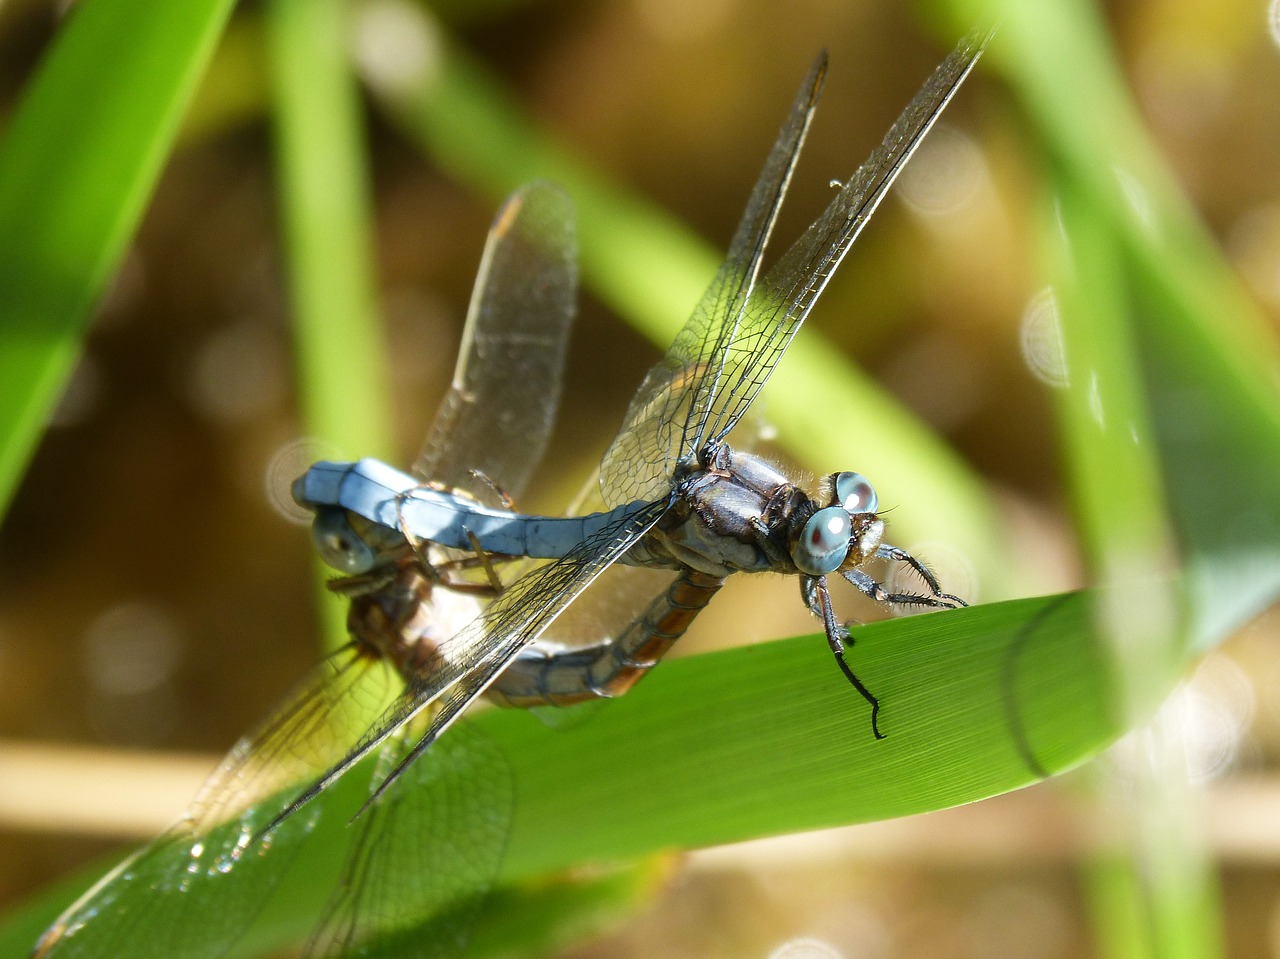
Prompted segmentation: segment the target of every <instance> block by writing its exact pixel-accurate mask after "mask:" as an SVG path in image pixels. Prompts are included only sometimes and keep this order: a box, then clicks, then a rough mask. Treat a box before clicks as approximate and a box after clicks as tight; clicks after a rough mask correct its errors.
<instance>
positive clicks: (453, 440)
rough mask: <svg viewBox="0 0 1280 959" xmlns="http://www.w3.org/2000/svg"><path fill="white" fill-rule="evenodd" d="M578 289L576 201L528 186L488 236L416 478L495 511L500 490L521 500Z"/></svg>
mask: <svg viewBox="0 0 1280 959" xmlns="http://www.w3.org/2000/svg"><path fill="white" fill-rule="evenodd" d="M577 286H578V272H577V241H576V238H575V234H574V227H573V208H572V205H571V204H570V202H569V198H568V197H567V196H566V195H565V193H564V191H563V190H561V189H560V188H559V187H558V186H556V185H554V184H552V183H547V182H541V181H540V182H534V183H529V184H526V185H525V186H523V187H521V188H520V189H519V190H517V191H516V192H515V193H513V194H512V195H511V197H510V198H509V199H508V200H507V201H506V203H505V204H503V206H502V209H501V210H500V211H499V212H498V215H497V217H496V218H495V219H494V222H493V226H492V227H490V229H489V238H488V242H487V243H486V244H485V249H484V255H483V256H482V258H481V260H480V271H479V274H478V275H477V277H476V285H475V289H474V291H473V293H472V295H471V306H470V308H469V309H468V311H467V321H466V326H465V328H464V330H463V334H462V344H461V347H460V348H459V351H458V365H457V369H456V370H455V371H454V375H453V384H452V386H451V387H450V388H449V392H448V394H446V396H445V398H444V402H443V404H442V405H441V407H440V411H439V413H437V414H436V419H435V423H434V424H433V425H432V427H431V430H430V432H429V433H428V438H427V442H426V445H425V447H424V449H423V451H422V453H421V455H420V456H419V457H418V459H417V461H416V462H415V463H414V467H413V469H414V472H415V473H416V474H417V475H418V476H420V477H422V478H423V479H425V480H428V481H433V482H437V483H442V484H444V485H445V486H449V487H454V488H458V489H463V490H467V491H468V492H471V493H473V494H474V495H476V496H477V497H478V498H481V499H483V500H489V501H491V500H492V499H493V493H494V489H493V487H496V488H497V489H499V490H501V491H502V492H503V493H506V494H508V495H510V496H513V497H514V496H519V494H520V493H521V492H523V490H524V488H525V485H526V484H527V482H528V480H529V477H530V475H531V474H532V473H533V471H534V469H535V468H536V467H537V465H538V463H539V462H540V461H541V459H542V454H543V452H544V451H545V449H546V445H547V439H548V438H549V437H550V435H551V428H552V423H553V421H554V419H555V414H556V406H557V404H558V403H559V400H560V385H561V379H562V375H563V371H564V357H565V350H566V348H567V345H568V341H569V331H570V327H571V325H572V323H573V316H574V312H575V298H576V296H577ZM477 474H479V476H477ZM486 480H487V481H486Z"/></svg>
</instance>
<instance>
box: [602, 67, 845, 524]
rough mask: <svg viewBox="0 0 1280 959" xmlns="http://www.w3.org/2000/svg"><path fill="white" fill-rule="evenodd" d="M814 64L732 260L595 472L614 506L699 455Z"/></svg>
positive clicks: (791, 156) (800, 135)
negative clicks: (684, 459)
mask: <svg viewBox="0 0 1280 959" xmlns="http://www.w3.org/2000/svg"><path fill="white" fill-rule="evenodd" d="M826 68H827V58H826V54H825V53H824V54H822V55H820V56H819V57H818V58H817V60H815V61H814V64H813V66H812V68H810V70H809V74H808V76H807V77H805V80H804V83H802V84H801V85H800V90H799V92H798V93H797V94H796V99H795V101H794V102H793V103H792V105H791V111H790V113H789V114H788V115H787V120H786V122H785V123H784V124H783V127H782V131H781V132H780V133H779V134H778V138H777V140H776V141H775V142H774V144H773V149H772V150H770V152H769V157H768V159H767V160H766V161H765V165H764V169H763V170H761V171H760V176H759V178H758V179H757V180H756V185H755V187H754V188H753V189H752V191H751V198H750V199H749V200H748V202H747V208H746V210H745V211H744V212H743V214H742V219H741V221H740V222H739V223H738V228H737V231H736V232H735V233H734V235H733V241H732V242H731V243H730V245H729V253H728V256H727V257H726V258H725V261H724V263H723V264H722V265H721V267H720V269H719V271H718V272H717V273H716V276H715V279H714V280H712V282H711V286H710V287H709V288H708V289H707V292H706V293H705V294H703V297H702V300H701V301H700V302H699V303H698V305H697V307H696V308H695V309H694V311H693V314H692V315H691V316H690V317H689V319H688V321H687V322H686V323H685V325H684V327H683V328H682V329H681V330H680V332H679V334H677V336H676V338H675V341H674V342H673V343H672V344H671V347H670V348H669V349H668V350H667V352H666V355H665V356H664V357H663V358H662V360H661V361H660V362H659V363H658V364H657V365H655V366H654V367H653V368H652V369H650V370H649V372H648V374H647V375H646V376H645V378H644V381H643V382H642V383H641V384H640V388H639V389H638V390H637V391H636V394H635V396H633V397H632V399H631V405H630V406H629V407H628V409H627V415H626V417H625V418H624V419H623V423H622V428H621V429H620V430H619V431H618V435H617V437H616V438H615V439H614V441H613V443H612V445H611V446H610V447H609V449H608V450H607V451H606V452H605V455H604V459H603V461H602V462H601V466H600V483H601V492H602V493H603V495H604V499H605V502H607V503H608V504H609V505H611V506H616V505H620V504H622V503H627V502H631V501H632V500H638V499H658V498H661V497H662V496H663V494H665V492H666V491H667V489H668V488H669V486H670V478H671V473H672V470H673V469H674V468H675V465H676V463H677V462H678V461H679V460H680V459H681V458H682V457H684V456H686V455H688V454H690V453H694V452H696V451H697V448H698V446H699V445H700V444H699V438H700V436H701V432H702V423H703V421H704V420H705V413H706V410H708V409H709V408H710V407H711V406H712V404H713V401H714V398H715V397H716V395H717V393H718V392H719V391H720V390H721V388H722V386H723V384H724V377H723V375H722V373H721V369H722V367H723V366H724V363H725V359H726V356H727V354H729V353H731V352H732V351H734V350H738V349H741V346H740V345H739V344H740V341H741V335H740V333H739V330H738V326H739V324H740V323H741V322H742V319H743V311H744V309H745V308H746V305H747V303H748V301H749V299H750V297H751V292H752V289H753V287H754V286H755V283H756V278H757V276H758V275H759V272H760V261H761V259H762V257H763V256H764V249H765V245H766V243H767V242H768V240H769V233H770V231H772V229H773V224H774V222H775V220H776V219H777V216H778V209H779V207H780V206H781V205H782V198H783V195H784V194H785V193H786V191H787V185H788V184H789V182H790V180H791V173H792V171H793V170H794V169H795V165H796V160H797V158H798V157H799V155H800V147H801V145H802V144H803V142H804V136H805V133H806V131H807V130H808V129H809V121H810V120H811V119H812V117H813V111H814V107H815V106H816V105H817V100H818V93H819V91H820V90H821V88H822V80H823V77H824V75H825V73H826Z"/></svg>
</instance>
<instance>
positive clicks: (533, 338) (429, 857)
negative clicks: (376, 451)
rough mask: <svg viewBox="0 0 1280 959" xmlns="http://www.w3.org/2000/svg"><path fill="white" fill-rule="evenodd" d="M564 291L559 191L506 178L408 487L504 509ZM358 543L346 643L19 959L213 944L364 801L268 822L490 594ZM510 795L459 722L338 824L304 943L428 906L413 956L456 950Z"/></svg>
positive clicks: (495, 857) (543, 379)
mask: <svg viewBox="0 0 1280 959" xmlns="http://www.w3.org/2000/svg"><path fill="white" fill-rule="evenodd" d="M576 288H577V268H576V239H575V234H574V228H573V216H572V209H571V206H570V203H569V200H568V198H567V196H566V195H565V194H564V193H563V191H561V190H560V189H559V188H558V187H555V186H553V185H551V184H548V183H533V184H530V185H528V186H525V187H524V188H522V189H521V190H519V191H517V192H516V193H515V194H514V195H513V196H512V197H511V198H510V199H509V200H508V201H507V203H506V204H505V205H504V206H503V208H502V210H501V211H500V212H499V214H498V216H497V217H496V219H495V221H494V224H493V227H492V228H491V230H490V232H489V237H488V242H487V244H486V247H485V250H484V254H483V258H482V260H481V266H480V271H479V276H478V278H477V281H476V285H475V291H474V293H473V296H472V301H471V306H470V310H469V313H468V316H467V323H466V327H465V330H464V334H463V341H462V349H461V351H460V355H459V359H458V365H457V369H456V372H455V374H454V378H453V383H452V385H451V387H450V389H449V391H448V393H447V394H446V397H445V399H444V402H443V405H442V406H441V409H440V411H439V413H438V414H437V417H436V419H435V422H434V424H433V426H432V429H431V431H430V433H429V436H428V440H427V442H426V445H425V447H424V450H423V453H422V455H421V456H420V457H419V459H418V461H417V463H416V464H415V468H414V475H416V476H417V477H419V479H418V480H417V482H419V483H427V482H429V483H430V484H431V487H432V488H438V489H447V490H450V491H451V495H453V496H456V497H458V498H459V499H460V500H465V499H469V500H471V501H472V502H473V503H474V504H475V505H476V506H477V507H481V506H484V505H486V504H487V505H500V504H507V505H509V503H510V501H509V499H507V496H509V495H518V494H519V492H520V491H521V490H523V488H524V486H525V484H526V482H527V481H528V479H529V477H530V475H531V473H532V472H533V470H534V468H535V467H536V466H537V464H538V462H539V461H540V460H541V458H542V454H543V451H544V449H545V446H546V442H547V439H548V437H549V435H550V432H551V428H552V423H553V420H554V417H555V412H556V407H557V404H558V400H559V394H560V384H561V379H562V372H563V365H564V357H565V352H566V346H567V343H568V337H569V331H570V327H571V325H572V320H573V316H574V312H575V297H576ZM498 488H501V489H502V490H503V491H504V493H503V495H501V496H500V495H498V494H497V493H496V492H495V491H496V490H497V489H498ZM377 548H378V550H379V554H378V562H377V564H376V565H375V566H373V567H370V568H369V569H367V570H365V571H364V572H363V573H362V574H360V575H355V576H345V577H342V578H340V579H337V580H334V581H333V582H332V583H330V588H331V589H333V590H334V591H335V592H337V593H338V594H339V595H341V596H344V597H346V598H348V599H349V601H350V605H349V610H348V617H347V627H348V631H349V633H350V638H351V641H350V643H349V644H347V645H346V646H344V647H343V648H342V649H339V650H338V651H336V652H335V653H333V654H332V655H330V656H329V657H327V658H326V659H325V660H324V661H323V662H322V663H321V664H320V665H319V666H318V667H317V668H316V669H315V670H314V671H313V672H312V673H311V674H309V675H308V676H307V677H306V678H305V679H304V680H303V681H302V682H301V683H300V684H299V685H298V687H297V688H296V690H295V691H294V693H293V694H292V695H291V696H290V697H288V698H287V699H286V700H285V702H284V703H283V704H282V705H281V706H280V707H279V708H278V709H277V711H276V712H275V713H274V714H272V715H271V716H270V717H269V718H268V719H267V720H266V721H265V722H263V723H262V724H261V725H260V726H259V727H258V728H257V729H255V730H254V731H252V732H250V733H249V734H248V735H247V736H245V737H244V738H243V739H241V740H240V741H239V742H238V743H237V744H236V745H235V747H234V748H233V749H232V750H231V752H230V753H228V755H227V756H226V758H225V759H224V760H223V761H222V763H221V765H220V766H219V767H218V769H217V770H216V771H215V772H214V774H213V775H212V776H211V777H210V779H209V780H208V781H207V782H206V783H205V784H204V786H203V788H202V789H201V791H200V793H199V794H198V795H197V797H196V798H195V800H194V801H193V802H192V804H191V806H190V807H189V808H188V809H187V811H186V812H185V814H184V815H183V817H182V818H181V819H180V820H179V821H178V822H177V823H176V824H175V825H174V826H172V827H171V828H170V829H169V830H168V831H167V832H165V833H164V834H163V835H161V836H160V837H159V838H158V839H156V840H155V841H153V842H152V843H150V844H149V845H147V846H145V847H144V848H142V849H141V850H139V851H138V852H137V853H135V854H134V855H133V856H131V857H129V858H128V859H127V860H125V861H124V862H123V863H121V864H120V865H119V866H118V867H116V868H115V869H114V870H112V871H111V872H110V873H108V874H107V875H106V876H105V877H104V878H103V879H102V880H100V881H99V882H98V883H97V884H96V885H95V886H94V887H93V888H91V889H90V890H89V891H88V892H87V893H85V895H84V896H82V897H81V898H80V899H79V900H78V901H77V902H76V903H74V904H73V905H72V906H71V907H70V908H68V909H67V910H66V911H65V912H64V913H63V915H62V916H61V917H60V918H59V919H58V920H57V922H56V923H54V925H53V926H51V927H50V928H49V930H48V931H47V932H46V933H45V934H44V935H43V937H42V938H41V940H40V942H39V943H38V944H37V946H36V949H35V955H36V956H37V957H40V959H91V957H92V959H107V957H113V959H114V957H116V956H126V955H127V956H129V957H131V959H134V957H138V959H144V957H145V959H151V957H154V959H162V957H163V959H175V957H203V959H213V957H216V956H221V955H223V954H224V953H225V952H226V951H227V950H228V949H229V948H231V947H232V946H233V945H234V944H235V943H237V942H238V941H239V940H240V939H241V938H242V936H244V935H245V933H246V930H247V929H248V928H249V927H250V926H251V924H252V922H253V920H254V918H255V916H256V915H257V913H258V912H259V910H260V909H261V908H262V906H263V905H264V904H265V903H266V902H267V901H268V900H269V899H270V896H271V894H272V893H273V892H274V890H275V889H276V887H277V886H278V884H279V882H280V881H281V879H282V878H283V877H284V875H285V873H286V872H287V870H288V869H289V867H290V866H291V865H292V864H293V862H294V860H295V858H296V857H297V856H298V855H299V854H301V853H302V852H303V851H304V850H305V847H306V844H307V842H308V841H309V840H310V839H311V837H312V836H313V835H314V833H315V831H316V830H317V829H318V828H320V827H321V826H322V825H324V822H325V821H327V822H333V821H335V820H336V822H337V823H338V824H344V823H346V822H347V821H348V820H349V819H350V817H351V815H352V814H353V813H354V812H355V810H357V809H359V808H360V806H361V804H362V803H363V801H364V799H366V798H367V793H363V794H362V793H360V792H359V791H357V795H356V797H355V800H356V801H355V802H354V804H353V805H350V807H349V808H342V807H341V804H340V803H339V804H337V805H338V807H339V808H337V809H332V808H325V809H324V810H322V809H321V807H322V806H326V804H325V803H316V804H313V808H310V809H308V810H307V811H306V812H305V813H303V814H300V815H296V816H290V817H286V818H283V819H282V818H281V817H280V813H281V810H283V809H285V808H289V807H290V806H291V805H292V804H293V803H294V801H295V800H296V797H297V794H298V791H299V789H300V788H301V786H302V785H306V784H307V783H309V782H310V781H312V780H313V779H314V778H315V777H316V776H318V775H320V774H322V773H323V772H324V771H326V770H327V769H328V768H330V767H331V766H332V765H333V764H334V763H336V762H338V761H339V760H341V759H342V758H343V757H344V756H346V755H347V754H348V753H349V752H351V750H352V749H354V748H355V747H356V745H357V743H358V741H359V737H360V736H361V734H362V733H363V732H364V731H365V730H366V729H367V728H368V727H369V726H370V725H371V724H372V723H373V722H374V721H375V720H376V719H377V717H378V716H379V714H380V713H381V712H382V711H383V710H384V709H385V708H386V707H387V706H388V704H390V703H392V702H394V701H395V699H396V697H397V695H398V694H399V691H400V690H401V689H403V688H405V686H406V684H409V685H412V683H413V682H414V680H413V676H414V674H415V672H417V671H419V670H420V669H421V664H422V663H423V662H430V661H431V659H432V656H433V652H432V651H433V649H434V647H435V646H436V645H437V644H439V643H441V642H443V641H444V640H446V639H447V638H448V637H449V636H450V635H452V634H453V633H454V632H456V631H457V630H458V629H459V628H460V626H461V625H462V624H463V623H465V622H467V621H468V620H470V619H472V618H473V617H474V616H475V615H476V613H477V612H478V611H479V609H480V608H481V605H482V604H483V603H484V602H486V601H488V600H489V599H490V598H491V597H492V596H493V595H495V594H496V593H498V592H499V591H500V590H501V582H500V581H499V580H498V576H499V574H500V572H505V570H501V571H499V570H495V569H494V563H493V562H491V561H489V560H488V559H487V558H486V559H485V561H484V562H483V563H478V562H476V561H475V558H474V556H473V555H472V554H471V552H470V551H469V550H468V551H466V552H463V551H457V550H449V549H447V548H444V547H442V546H435V545H433V546H430V547H420V548H415V547H413V546H411V545H410V544H409V543H408V542H407V541H406V540H405V538H404V537H403V536H399V535H395V536H386V537H383V538H382V539H380V540H378V542H377ZM412 731H413V727H412V725H410V726H407V727H406V728H405V729H404V734H405V735H411V734H412ZM405 743H406V740H405V738H404V737H403V736H392V737H387V738H386V739H385V740H384V741H383V742H382V744H381V745H380V747H379V753H380V755H379V756H378V757H377V759H376V761H375V765H376V766H378V767H380V771H379V770H378V769H375V771H374V773H373V781H374V782H378V781H381V779H382V778H383V777H384V776H385V775H386V774H387V773H388V772H389V770H390V769H392V768H394V766H395V765H396V764H397V763H398V762H399V760H400V759H401V758H402V757H403V752H404V746H405ZM511 795H512V784H511V782H510V772H509V770H508V769H507V767H506V765H505V761H504V760H503V758H502V756H501V754H500V752H499V751H498V750H497V749H496V747H495V746H494V744H492V743H491V742H489V741H488V740H487V739H485V738H484V737H482V736H481V734H479V733H478V732H477V731H475V730H473V729H470V728H466V727H462V728H459V729H458V730H457V731H456V733H455V735H454V736H451V737H450V740H449V742H448V743H446V744H443V745H442V749H441V750H439V751H438V755H433V756H432V757H431V761H430V762H428V763H424V764H422V770H421V772H420V773H419V772H418V771H417V770H415V772H414V774H413V775H410V776H406V777H404V782H403V785H402V787H401V789H399V790H397V792H396V794H395V795H392V796H388V797H387V801H385V802H382V803H379V804H378V807H377V808H376V809H372V810H370V811H369V813H367V814H366V815H364V816H361V817H360V819H359V821H358V823H357V828H356V829H354V830H348V832H349V833H350V834H351V842H350V845H351V852H350V854H349V857H348V861H347V863H346V866H345V869H344V870H343V873H342V875H341V877H340V881H339V882H337V892H336V893H335V894H334V895H333V897H332V899H331V901H330V902H329V903H328V905H327V906H326V907H325V909H324V910H323V912H322V916H321V919H320V921H319V924H318V928H317V929H316V931H315V933H314V934H313V936H312V939H311V943H310V945H309V947H308V955H312V956H329V955H358V954H360V950H361V949H362V943H365V942H367V941H369V940H370V939H371V938H372V937H373V936H374V935H375V934H383V933H385V932H386V930H388V929H392V928H394V927H395V926H396V924H397V923H398V922H403V921H404V919H405V917H421V916H424V915H432V914H435V915H439V916H441V917H442V918H440V919H439V921H437V922H436V923H435V924H434V926H433V928H432V934H431V938H429V939H419V940H418V941H417V942H416V945H415V948H416V950H417V952H416V955H418V956H421V957H427V956H450V955H454V954H456V953H457V952H458V951H459V949H460V948H461V946H462V944H464V943H465V941H466V938H467V933H468V930H469V928H470V925H471V923H472V921H473V920H474V917H475V913H476V910H477V909H478V908H479V907H480V905H481V903H482V899H483V896H484V894H485V892H487V890H488V889H489V887H490V886H491V884H492V882H493V879H494V876H495V874H496V871H497V868H498V866H499V865H500V863H501V853H502V849H503V846H504V844H505V841H506V832H507V824H508V823H509V820H510V804H511ZM322 813H323V814H322ZM441 822H448V823H449V824H450V828H449V830H444V831H442V830H441V829H440V828H438V827H439V824H440V823H441ZM453 843H463V844H465V847H466V854H465V857H464V859H463V861H465V862H466V863H467V865H468V869H466V870H458V871H456V872H450V871H448V870H443V869H438V868H432V866H433V863H435V862H438V861H448V862H455V863H456V862H458V861H459V856H458V850H457V849H455V848H453V847H452V846H451V844H453ZM335 872H337V870H336V869H335Z"/></svg>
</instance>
